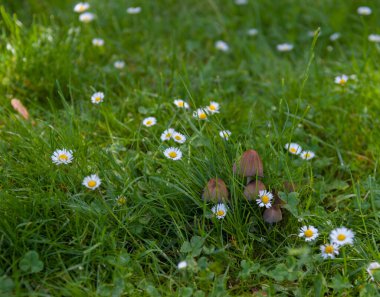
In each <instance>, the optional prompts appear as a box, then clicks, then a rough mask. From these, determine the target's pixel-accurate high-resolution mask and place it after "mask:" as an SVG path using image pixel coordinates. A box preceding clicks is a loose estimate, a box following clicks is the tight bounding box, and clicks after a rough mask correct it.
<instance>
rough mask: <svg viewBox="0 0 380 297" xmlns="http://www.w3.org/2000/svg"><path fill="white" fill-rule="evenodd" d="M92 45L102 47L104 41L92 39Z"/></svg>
mask: <svg viewBox="0 0 380 297" xmlns="http://www.w3.org/2000/svg"><path fill="white" fill-rule="evenodd" d="M92 45H93V46H98V47H102V46H103V45H104V40H103V39H101V38H94V39H92Z"/></svg>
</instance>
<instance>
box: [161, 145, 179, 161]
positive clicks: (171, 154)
mask: <svg viewBox="0 0 380 297" xmlns="http://www.w3.org/2000/svg"><path fill="white" fill-rule="evenodd" d="M164 155H165V157H166V158H168V159H172V160H174V161H177V160H180V159H181V158H182V152H181V150H180V149H178V148H175V147H169V148H167V149H166V150H164Z"/></svg>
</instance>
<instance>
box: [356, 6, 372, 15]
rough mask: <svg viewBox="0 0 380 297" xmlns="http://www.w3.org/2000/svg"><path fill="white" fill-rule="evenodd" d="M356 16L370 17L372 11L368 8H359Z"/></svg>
mask: <svg viewBox="0 0 380 297" xmlns="http://www.w3.org/2000/svg"><path fill="white" fill-rule="evenodd" d="M357 12H358V14H360V15H370V14H371V13H372V9H371V8H369V7H368V6H360V7H358V10H357Z"/></svg>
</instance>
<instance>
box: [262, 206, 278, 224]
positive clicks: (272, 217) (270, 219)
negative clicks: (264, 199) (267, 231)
mask: <svg viewBox="0 0 380 297" xmlns="http://www.w3.org/2000/svg"><path fill="white" fill-rule="evenodd" d="M263 218H264V221H265V222H267V223H270V224H273V223H278V222H279V221H281V220H282V212H281V209H280V207H279V206H277V205H273V206H272V207H271V208H267V209H265V211H264V213H263Z"/></svg>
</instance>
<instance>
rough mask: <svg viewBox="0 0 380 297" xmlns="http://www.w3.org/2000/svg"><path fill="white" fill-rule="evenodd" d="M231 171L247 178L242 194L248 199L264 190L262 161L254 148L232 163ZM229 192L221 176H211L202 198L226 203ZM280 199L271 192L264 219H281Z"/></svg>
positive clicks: (255, 196)
mask: <svg viewBox="0 0 380 297" xmlns="http://www.w3.org/2000/svg"><path fill="white" fill-rule="evenodd" d="M233 172H234V173H235V174H238V175H240V176H242V177H244V178H247V185H246V186H245V188H244V196H245V198H246V199H247V200H248V201H252V200H253V201H255V199H256V198H258V196H259V192H260V191H264V190H266V187H265V185H264V183H263V182H262V181H261V180H260V179H261V178H263V177H264V169H263V163H262V161H261V158H260V156H259V154H258V153H257V152H256V151H255V150H252V149H250V150H247V151H245V152H244V153H243V155H242V156H241V158H240V159H239V161H238V162H236V163H235V164H234V165H233ZM228 198H229V192H228V189H227V186H226V184H225V182H224V181H223V180H222V179H221V178H218V177H217V178H212V179H210V180H209V181H208V183H207V185H206V187H205V188H204V190H203V194H202V199H204V200H205V201H212V202H215V203H227V202H228ZM281 204H282V201H281V200H280V198H279V197H278V195H277V194H276V193H273V203H272V207H270V208H266V209H265V211H264V213H263V218H264V221H265V222H267V223H277V222H279V221H281V220H282V212H281Z"/></svg>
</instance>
